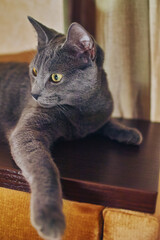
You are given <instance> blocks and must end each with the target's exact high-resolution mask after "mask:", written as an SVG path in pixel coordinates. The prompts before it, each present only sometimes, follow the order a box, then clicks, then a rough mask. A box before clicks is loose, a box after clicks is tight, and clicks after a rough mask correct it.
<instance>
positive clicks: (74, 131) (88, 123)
mask: <svg viewBox="0 0 160 240" xmlns="http://www.w3.org/2000/svg"><path fill="white" fill-rule="evenodd" d="M108 117H109V114H108V113H107V111H106V110H105V109H103V110H102V109H99V110H97V111H94V112H78V111H77V112H73V113H70V115H69V116H68V117H67V120H68V122H69V124H70V129H69V133H70V134H68V137H69V138H71V139H72V138H73V139H75V138H82V137H85V136H86V135H88V134H91V133H93V132H95V131H97V130H98V129H99V128H100V127H102V126H103V125H104V124H105V123H106V122H107V120H108Z"/></svg>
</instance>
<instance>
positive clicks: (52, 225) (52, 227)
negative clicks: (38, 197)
mask: <svg viewBox="0 0 160 240" xmlns="http://www.w3.org/2000/svg"><path fill="white" fill-rule="evenodd" d="M31 222H32V225H33V226H34V227H35V228H36V230H37V231H38V233H39V235H40V236H41V237H42V238H43V239H45V240H61V239H62V235H63V234H64V230H65V218H64V215H63V213H62V212H61V211H60V210H58V209H57V208H56V207H53V206H49V207H45V208H42V209H38V211H37V210H36V211H34V210H33V211H32V212H31Z"/></svg>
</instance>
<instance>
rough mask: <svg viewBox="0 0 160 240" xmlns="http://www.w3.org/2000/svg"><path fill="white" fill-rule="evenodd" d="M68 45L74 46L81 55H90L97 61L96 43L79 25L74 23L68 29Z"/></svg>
mask: <svg viewBox="0 0 160 240" xmlns="http://www.w3.org/2000/svg"><path fill="white" fill-rule="evenodd" d="M66 43H67V44H69V45H71V46H73V47H74V48H75V49H77V50H78V51H79V52H80V53H88V54H89V56H90V57H91V59H92V60H94V59H95V43H94V40H93V38H92V36H91V35H90V34H89V33H88V32H87V31H86V30H85V29H84V28H83V27H82V26H81V25H80V24H78V23H72V24H71V25H70V27H69V29H68V33H67V38H66Z"/></svg>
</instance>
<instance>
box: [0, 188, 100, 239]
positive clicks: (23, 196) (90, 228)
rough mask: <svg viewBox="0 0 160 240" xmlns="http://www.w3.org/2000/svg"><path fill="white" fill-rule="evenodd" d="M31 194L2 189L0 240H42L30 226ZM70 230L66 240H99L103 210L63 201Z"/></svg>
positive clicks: (95, 206) (0, 191)
mask: <svg viewBox="0 0 160 240" xmlns="http://www.w3.org/2000/svg"><path fill="white" fill-rule="evenodd" d="M29 208H30V194H29V193H25V192H20V191H15V190H10V189H6V188H0V240H30V239H32V240H40V239H41V238H40V237H39V236H38V234H37V232H36V231H35V229H34V228H33V227H32V226H31V224H30V210H29ZM63 208H64V214H65V216H66V223H67V228H66V232H65V235H64V237H63V240H73V239H74V240H82V239H83V240H100V239H101V234H102V222H103V221H102V211H103V207H102V206H97V205H93V204H86V203H78V202H72V201H67V200H64V201H63Z"/></svg>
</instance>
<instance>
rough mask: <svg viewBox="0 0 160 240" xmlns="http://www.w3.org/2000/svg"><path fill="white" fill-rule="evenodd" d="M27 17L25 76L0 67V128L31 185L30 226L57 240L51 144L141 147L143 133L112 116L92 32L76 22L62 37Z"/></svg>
mask: <svg viewBox="0 0 160 240" xmlns="http://www.w3.org/2000/svg"><path fill="white" fill-rule="evenodd" d="M29 20H30V22H31V23H32V25H33V26H34V28H35V29H36V32H37V34H38V51H37V54H36V56H35V57H34V59H33V61H32V62H31V63H30V65H29V75H28V65H27V64H26V63H1V64H0V93H1V94H0V129H1V130H0V131H1V132H3V134H4V135H5V136H6V138H7V140H8V142H9V144H10V148H11V153H12V155H13V158H14V160H15V162H16V163H17V165H18V166H19V167H20V168H21V170H22V173H23V175H24V176H25V178H26V180H27V181H28V182H29V184H30V188H31V192H32V194H31V221H32V224H33V226H34V227H35V228H36V229H37V231H38V233H39V234H40V236H42V237H43V238H44V239H47V240H56V239H57V240H59V239H61V236H62V234H63V232H64V229H65V219H64V215H63V213H62V191H61V185H60V176H59V171H58V169H57V167H56V165H55V163H54V161H53V159H52V157H51V153H50V148H51V146H52V145H53V143H54V142H55V141H57V140H58V139H60V138H63V139H65V140H71V139H76V138H81V137H85V136H86V135H88V134H90V133H94V132H95V133H97V134H101V135H104V136H107V137H109V138H111V139H113V140H117V141H119V142H123V143H129V144H140V143H141V141H142V136H141V134H140V132H139V131H138V130H136V129H131V128H127V127H125V126H122V125H120V124H119V123H116V122H114V121H113V120H112V119H111V114H112V111H113V100H112V96H111V93H110V91H109V88H108V84H107V78H106V74H105V72H104V70H103V59H104V54H103V51H102V49H101V48H100V47H99V46H98V44H97V43H96V42H95V41H94V39H93V38H92V36H90V34H89V33H87V32H86V30H85V29H84V28H83V27H82V26H80V25H79V24H77V23H74V24H72V25H71V26H70V28H69V30H68V34H67V37H65V36H64V35H63V34H59V33H57V32H56V31H54V30H51V29H48V28H47V27H45V26H44V25H42V24H40V23H38V22H37V21H36V20H34V19H32V18H29ZM33 67H35V68H36V70H37V76H36V77H34V76H33V73H32V69H33ZM52 73H59V74H62V75H63V78H62V80H61V81H60V82H59V83H54V82H52V81H51V79H50V76H51V74H52ZM31 94H32V95H33V96H36V100H35V99H33V97H32V96H31Z"/></svg>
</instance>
